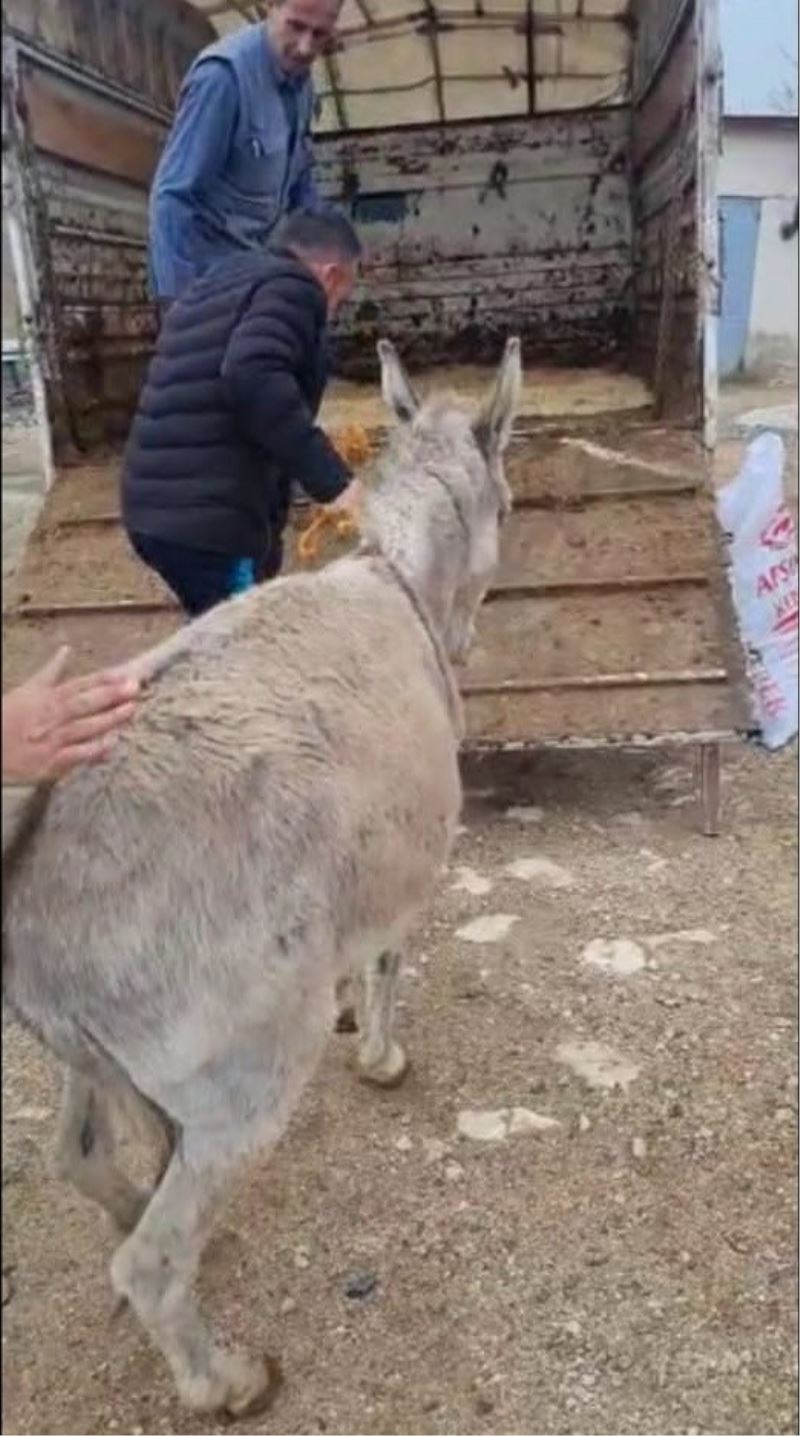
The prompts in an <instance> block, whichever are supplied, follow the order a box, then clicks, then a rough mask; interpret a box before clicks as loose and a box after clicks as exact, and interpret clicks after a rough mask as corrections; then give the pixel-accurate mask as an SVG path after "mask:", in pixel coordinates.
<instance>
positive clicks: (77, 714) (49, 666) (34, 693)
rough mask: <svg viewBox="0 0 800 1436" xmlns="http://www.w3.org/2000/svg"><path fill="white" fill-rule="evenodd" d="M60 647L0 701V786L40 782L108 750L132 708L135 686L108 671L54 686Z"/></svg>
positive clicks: (60, 667) (62, 659) (62, 658)
mask: <svg viewBox="0 0 800 1436" xmlns="http://www.w3.org/2000/svg"><path fill="white" fill-rule="evenodd" d="M68 658H69V649H68V648H62V649H60V650H59V652H58V653H57V654H56V655H55V657H54V658H51V659H50V662H49V663H46V664H45V666H44V668H42V669H40V670H39V672H38V673H35V674H34V675H33V677H32V678H29V679H27V681H26V682H25V683H22V684H20V686H19V687H18V688H14V689H12V691H11V692H10V693H7V694H5V695H4V697H3V755H2V758H3V782H4V783H43V782H48V781H51V780H52V779H54V778H59V777H61V776H62V775H63V774H64V773H68V772H69V771H70V770H71V769H72V768H75V767H78V766H79V765H80V764H83V763H99V762H102V760H103V759H104V758H106V757H107V756H108V754H109V752H110V751H111V749H112V747H113V745H114V742H115V739H116V730H117V729H118V728H120V727H121V726H122V724H123V723H127V721H128V719H129V718H130V717H131V715H132V713H133V712H134V709H135V707H136V704H135V701H134V700H135V699H136V696H137V694H138V691H139V684H138V682H137V681H136V680H135V679H132V678H130V677H128V676H125V675H123V674H121V673H119V672H116V671H115V670H113V669H108V670H106V671H105V672H103V673H91V674H89V675H88V676H87V677H85V678H72V679H70V680H68V681H67V682H65V683H62V682H60V681H59V680H60V678H61V674H62V673H63V671H64V668H65V666H66V663H67V660H68Z"/></svg>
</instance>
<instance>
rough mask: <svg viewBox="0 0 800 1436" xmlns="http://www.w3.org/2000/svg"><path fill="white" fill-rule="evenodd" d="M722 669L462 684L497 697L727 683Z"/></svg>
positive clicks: (468, 693) (467, 692)
mask: <svg viewBox="0 0 800 1436" xmlns="http://www.w3.org/2000/svg"><path fill="white" fill-rule="evenodd" d="M727 680H728V672H727V669H725V668H687V669H684V670H681V671H679V672H676V673H670V672H668V671H666V670H665V671H664V672H656V673H587V674H572V675H570V676H568V677H566V678H519V679H517V678H508V679H505V680H502V681H501V682H499V683H469V682H467V683H462V684H460V689H461V693H462V694H463V696H464V697H465V698H471V697H473V698H474V697H477V696H478V695H479V694H481V695H488V696H495V697H499V696H501V695H502V694H504V693H556V692H558V693H563V692H581V691H595V690H599V689H608V688H671V687H673V686H680V687H684V686H688V685H691V684H713V683H726V682H727Z"/></svg>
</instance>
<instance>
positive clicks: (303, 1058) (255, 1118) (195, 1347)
mask: <svg viewBox="0 0 800 1436" xmlns="http://www.w3.org/2000/svg"><path fill="white" fill-rule="evenodd" d="M319 991H321V987H320V985H318V993H319ZM310 992H311V993H312V994H313V988H312V989H309V988H308V987H306V988H305V989H304V991H303V992H302V993H300V994H299V996H300V998H302V1009H301V1010H298V1011H297V1012H292V1013H290V1014H288V1020H287V1014H285V1013H284V1014H283V1017H284V1021H283V1022H282V1024H281V1026H280V1028H278V1027H272V1028H270V1030H268V1031H266V1030H265V1031H264V1032H262V1033H253V1032H251V1033H250V1034H249V1035H248V1036H247V1037H242V1038H241V1039H240V1041H239V1045H238V1046H237V1047H236V1049H235V1051H232V1052H231V1053H230V1054H229V1055H228V1056H226V1057H225V1058H224V1059H223V1060H222V1061H220V1063H219V1065H218V1066H216V1067H215V1069H214V1070H213V1071H211V1072H209V1071H206V1072H205V1073H204V1074H202V1075H199V1076H198V1077H196V1078H192V1079H189V1080H188V1081H187V1083H186V1084H185V1087H184V1088H178V1089H177V1090H175V1089H173V1092H172V1096H171V1100H170V1106H171V1108H172V1109H173V1110H172V1112H171V1115H172V1116H173V1118H174V1120H175V1122H176V1124H177V1125H178V1126H179V1130H180V1134H181V1135H180V1138H179V1141H178V1145H177V1147H176V1149H175V1152H174V1154H173V1157H172V1160H171V1162H170V1164H169V1167H168V1168H167V1172H166V1175H165V1176H164V1179H163V1181H162V1183H161V1185H160V1187H159V1188H158V1190H157V1191H156V1193H155V1195H154V1197H153V1199H152V1201H151V1202H150V1205H149V1206H148V1208H147V1210H146V1212H145V1213H144V1215H143V1217H142V1218H141V1220H140V1222H139V1224H138V1226H137V1227H136V1230H135V1231H134V1232H133V1234H132V1235H131V1236H130V1237H129V1238H128V1240H127V1241H126V1242H124V1243H123V1245H122V1246H121V1247H120V1248H119V1249H118V1251H117V1252H116V1255H115V1256H114V1259H113V1261H112V1264H111V1278H112V1282H113V1285H114V1288H115V1290H116V1292H117V1294H118V1295H119V1296H121V1297H124V1298H126V1299H127V1301H128V1302H129V1304H130V1305H131V1306H132V1307H133V1310H134V1311H135V1312H136V1314H137V1316H138V1317H139V1320H140V1321H141V1322H142V1324H143V1326H144V1327H145V1328H146V1330H147V1332H148V1334H149V1335H150V1338H151V1340H152V1341H153V1343H154V1344H155V1345H156V1346H157V1347H158V1349H159V1350H160V1351H161V1353H162V1355H163V1356H164V1357H165V1359H166V1361H167V1362H168V1363H169V1366H170V1368H171V1370H172V1373H173V1376H174V1378H175V1382H176V1385H177V1388H178V1393H179V1395H180V1397H181V1399H182V1400H183V1401H184V1403H185V1404H186V1405H187V1406H189V1407H191V1408H192V1409H193V1410H195V1411H226V1412H227V1413H228V1414H229V1415H231V1416H239V1417H240V1416H243V1415H245V1414H253V1413H255V1412H257V1411H263V1410H264V1409H266V1407H267V1406H268V1405H269V1404H270V1403H271V1401H272V1399H273V1396H274V1395H275V1392H276V1390H277V1388H278V1386H279V1384H280V1374H279V1370H278V1367H277V1365H276V1364H275V1363H274V1362H272V1361H271V1360H270V1359H269V1358H266V1359H263V1360H262V1359H255V1358H253V1357H252V1356H250V1355H249V1354H247V1353H246V1352H244V1351H240V1350H234V1351H231V1350H225V1349H223V1348H222V1347H221V1346H219V1345H218V1344H217V1342H216V1341H215V1340H214V1338H213V1336H212V1334H211V1332H210V1330H209V1327H208V1326H207V1324H206V1322H205V1320H204V1319H203V1317H202V1316H201V1314H200V1311H199V1310H198V1307H197V1305H196V1302H195V1299H194V1296H193V1293H192V1285H193V1282H194V1278H195V1276H196V1273H197V1269H198V1266H199V1263H200V1259H201V1256H202V1252H203V1247H204V1245H205V1241H206V1237H207V1234H208V1231H209V1227H210V1222H211V1218H212V1216H213V1208H214V1205H215V1203H216V1201H217V1200H218V1198H219V1196H220V1194H221V1192H222V1190H223V1188H224V1186H225V1184H226V1182H227V1179H228V1177H229V1176H230V1175H231V1173H232V1172H233V1170H234V1169H235V1168H236V1167H237V1166H238V1165H239V1164H240V1163H241V1161H242V1160H243V1159H244V1158H245V1157H247V1156H248V1155H250V1154H251V1153H253V1152H255V1151H256V1150H258V1151H260V1152H264V1151H265V1150H269V1149H270V1148H271V1147H273V1146H274V1145H275V1143H276V1142H277V1141H278V1140H279V1138H280V1137H281V1136H282V1134H283V1132H284V1130H285V1128H286V1125H287V1122H288V1120H289V1116H290V1115H291V1112H292V1110H293V1108H294V1105H295V1102H296V1100H297V1098H298V1097H299V1095H300V1092H301V1091H302V1089H303V1087H304V1086H305V1083H306V1081H307V1080H308V1078H309V1077H310V1076H311V1075H312V1073H313V1071H314V1069H315V1067H316V1066H317V1064H318V1061H319V1058H320V1056H321V1055H322V1052H323V1050H324V1047H325V1043H326V1041H327V1038H328V1034H329V1033H330V1030H331V1026H332V1023H333V1004H332V1002H331V1000H330V999H331V997H332V993H329V994H328V996H327V998H326V1000H325V1001H324V1002H323V1001H321V1000H320V1001H318V1002H316V1003H315V1002H314V999H313V995H312V996H311V997H310V998H309V993H310Z"/></svg>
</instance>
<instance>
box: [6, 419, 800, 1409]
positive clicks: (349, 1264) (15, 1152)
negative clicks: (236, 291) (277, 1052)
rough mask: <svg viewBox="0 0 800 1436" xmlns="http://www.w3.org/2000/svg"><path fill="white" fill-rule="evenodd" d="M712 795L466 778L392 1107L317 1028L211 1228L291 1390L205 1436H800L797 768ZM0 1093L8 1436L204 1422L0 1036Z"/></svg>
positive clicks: (619, 773)
mask: <svg viewBox="0 0 800 1436" xmlns="http://www.w3.org/2000/svg"><path fill="white" fill-rule="evenodd" d="M770 402H772V403H774V402H775V398H774V397H772V398H771V399H770ZM746 405H747V407H755V401H754V402H753V403H750V400H749V396H748V398H747V400H746ZM793 453H794V458H793V462H795V463H796V446H795V448H794V451H793ZM795 482H796V480H795ZM794 492H795V493H796V488H795V490H794ZM723 771H724V809H723V819H724V822H723V831H722V834H721V835H720V837H719V838H717V839H707V838H704V837H702V836H701V835H700V834H699V832H698V831H697V829H696V826H695V824H694V813H693V808H692V788H691V767H690V759H689V756H688V755H678V758H677V760H676V758H675V755H671V756H655V755H653V756H650V757H632V756H630V755H628V756H623V755H614V754H603V755H594V756H588V755H587V756H584V757H580V758H579V757H572V758H569V759H568V758H566V757H565V758H550V759H547V760H545V759H539V760H536V761H535V762H533V761H530V760H528V761H523V760H521V759H516V760H511V759H506V760H505V761H504V762H503V763H498V762H494V763H489V762H486V763H483V764H480V765H477V766H474V767H472V768H471V770H470V772H469V773H468V775H467V776H468V784H469V790H470V798H469V801H468V803H467V807H466V811H465V815H464V823H465V826H464V830H463V832H462V834H461V837H460V839H459V844H458V847H457V850H456V853H455V855H454V859H453V863H452V867H451V870H450V872H449V873H448V874H447V875H446V877H445V878H444V880H443V882H442V884H441V888H440V893H439V897H438V901H437V903H436V906H435V909H434V911H433V913H432V914H431V915H430V919H429V921H428V924H427V927H426V929H425V931H424V932H423V933H421V935H420V938H419V941H418V943H417V944H416V945H415V947H414V950H413V951H412V952H411V953H410V954H409V961H408V968H407V971H406V975H405V978H404V983H403V1006H402V1009H401V1012H400V1027H401V1029H402V1035H403V1038H404V1040H405V1042H406V1044H407V1046H408V1048H409V1051H410V1054H411V1056H412V1060H413V1062H414V1067H413V1070H412V1073H411V1075H410V1076H409V1078H408V1081H407V1083H406V1085H405V1086H404V1087H403V1088H401V1089H400V1090H399V1091H397V1092H393V1093H374V1092H372V1091H370V1090H367V1089H365V1088H364V1087H362V1086H360V1085H359V1084H358V1083H357V1082H356V1081H355V1080H354V1079H353V1076H352V1073H351V1071H350V1070H349V1069H350V1063H351V1056H352V1052H351V1043H352V1039H350V1038H347V1037H332V1039H331V1044H330V1049H329V1053H328V1056H327V1058H326V1061H325V1063H324V1066H323V1069H322V1071H321V1072H320V1073H319V1075H318V1077H317V1079H316V1081H315V1082H314V1084H313V1085H312V1087H311V1088H310V1089H309V1091H308V1092H307V1093H306V1095H305V1097H304V1099H303V1101H302V1103H301V1106H300V1108H299V1110H298V1112H297V1114H296V1116H295V1119H294V1120H293V1122H292V1125H291V1128H290V1131H289V1133H288V1135H287V1137H286V1138H285V1140H284V1141H283V1142H282V1143H281V1145H280V1147H279V1149H278V1151H277V1152H276V1153H275V1155H274V1156H273V1158H272V1159H271V1160H270V1161H269V1162H261V1163H256V1164H254V1165H253V1166H252V1167H251V1168H249V1169H248V1170H246V1171H243V1172H242V1174H241V1176H240V1178H239V1179H238V1181H237V1182H236V1183H235V1184H234V1185H233V1186H232V1187H231V1190H230V1193H229V1197H228V1200H227V1202H226V1205H225V1208H224V1210H223V1211H222V1212H221V1213H220V1217H219V1220H218V1222H217V1225H216V1228H215V1232H214V1235H213V1238H212V1241H211V1243H210V1246H209V1249H208V1253H207V1257H206V1261H205V1263H204V1268H203V1273H202V1278H201V1290H202V1295H203V1299H204V1302H205V1303H206V1305H207V1307H208V1308H209V1310H211V1311H213V1313H214V1315H215V1317H216V1320H217V1321H218V1323H219V1325H220V1328H221V1330H222V1331H223V1332H224V1333H225V1334H226V1335H227V1336H228V1337H229V1338H230V1339H233V1340H245V1341H247V1342H249V1343H251V1344H252V1345H253V1347H254V1348H255V1349H256V1350H259V1349H262V1350H268V1351H270V1352H273V1353H275V1354H276V1355H279V1357H280V1359H281V1362H282V1365H283V1368H284V1372H285V1376H286V1385H285V1388H284V1390H283V1392H282V1393H281V1395H280V1396H279V1399H278V1401H277V1403H276V1405H275V1407H274V1409H273V1411H272V1412H271V1413H270V1415H269V1416H268V1417H266V1418H262V1419H261V1420H260V1422H259V1423H251V1424H250V1425H248V1426H242V1427H241V1428H238V1427H236V1426H235V1425H234V1426H233V1427H232V1426H230V1425H225V1426H224V1427H222V1426H220V1427H216V1426H210V1425H206V1426H205V1428H204V1429H205V1430H209V1431H210V1430H226V1431H231V1430H234V1431H235V1430H237V1429H242V1430H243V1431H244V1430H247V1431H250V1432H252V1431H255V1430H258V1431H263V1432H276V1433H277V1432H286V1433H290V1432H291V1433H295V1432H296V1433H314V1432H327V1433H338V1432H341V1433H346V1432H375V1433H384V1432H385V1433H400V1432H415V1433H417V1432H418V1433H438V1432H453V1431H460V1432H465V1433H466V1432H476V1433H478V1432H508V1433H512V1432H514V1433H516V1432H520V1433H522V1432H527V1433H540V1432H541V1433H545V1432H550V1433H562V1432H563V1433H568V1432H570V1433H571V1432H575V1433H578V1432H592V1433H598V1436H600V1433H606V1432H609V1433H611V1432H617V1433H628V1432H630V1433H665V1436H666V1433H672V1432H690V1431H697V1432H720V1433H722V1432H731V1433H734V1432H738V1433H751V1432H752V1433H772V1432H794V1431H796V1430H797V1429H798V1427H797V1420H798V1410H797V1362H796V1351H797V1330H796V1328H797V1292H796V1258H797V1246H796V1237H797V1230H796V1183H797V1163H796V1156H797V1071H798V1069H797V1049H796V1011H797V992H796V976H797V964H796V952H797V925H796V911H797V885H796V870H797V851H796V849H797V813H796V752H795V751H790V752H788V753H784V754H782V755H779V756H777V757H771V758H768V757H766V756H765V755H763V754H760V753H757V752H755V751H748V750H745V749H743V748H737V749H734V750H732V751H731V752H730V754H729V755H728V757H727V759H726V762H725V766H724V770H723ZM478 920H480V921H478ZM476 923H477V926H476ZM603 1080H605V1081H612V1080H613V1081H614V1082H615V1083H616V1085H614V1086H612V1087H603V1086H597V1085H593V1084H596V1083H597V1082H599V1081H603ZM3 1104H4V1106H3V1118H4V1120H3V1196H4V1201H3V1221H4V1245H3V1304H4V1312H3V1316H4V1322H3V1387H4V1391H3V1396H4V1421H3V1426H4V1430H5V1431H7V1432H19V1433H22V1432H26V1433H27V1432H31V1433H33V1432H38V1433H43V1432H47V1433H50V1432H53V1433H55V1432H87V1433H90V1432H112V1431H113V1432H131V1433H133V1432H137V1431H138V1432H148V1433H150V1432H152V1433H156V1432H175V1433H178V1432H191V1431H196V1430H197V1422H196V1421H193V1420H192V1419H191V1418H188V1417H187V1416H186V1415H185V1414H184V1413H183V1412H182V1411H181V1410H180V1409H179V1407H178V1406H177V1403H176V1402H175V1399H174V1397H173V1394H172V1390H171V1385H170V1382H169V1379H168V1377H167V1375H166V1372H165V1369H164V1367H163V1365H162V1363H161V1361H160V1359H159V1358H158V1357H157V1356H156V1355H155V1354H154V1353H153V1351H152V1350H151V1349H150V1347H149V1345H148V1343H147V1341H146V1340H145V1338H144V1336H143V1334H142V1333H141V1331H140V1329H139V1328H138V1327H137V1325H136V1323H135V1322H134V1320H133V1319H132V1318H131V1316H130V1315H129V1314H123V1315H121V1316H119V1317H117V1318H116V1319H113V1320H112V1310H113V1298H112V1295H111V1291H110V1287H109V1283H108V1277H107V1269H108V1260H109V1257H110V1254H111V1251H112V1246H111V1238H110V1235H108V1234H107V1233H106V1231H105V1229H104V1227H103V1225H102V1223H101V1222H100V1221H99V1220H98V1217H97V1214H96V1213H95V1212H94V1211H93V1210H92V1209H90V1208H89V1207H88V1206H87V1205H86V1204H84V1203H83V1202H82V1201H81V1200H80V1199H79V1198H78V1197H76V1196H74V1195H73V1194H72V1193H71V1192H70V1191H69V1190H66V1189H65V1188H63V1187H62V1186H61V1185H60V1184H59V1183H58V1182H56V1181H55V1180H54V1179H53V1178H52V1177H51V1175H50V1174H49V1172H48V1167H47V1153H48V1147H49V1144H50V1139H51V1137H52V1131H53V1126H54V1118H55V1109H56V1104H57V1076H56V1074H55V1072H54V1069H53V1067H52V1064H51V1063H50V1061H49V1059H47V1058H45V1057H44V1056H43V1055H42V1054H41V1053H40V1052H39V1050H38V1049H37V1048H36V1047H35V1045H34V1044H33V1043H32V1042H31V1041H30V1040H29V1039H28V1038H27V1037H26V1036H25V1035H23V1034H21V1033H20V1032H19V1031H18V1030H17V1029H16V1028H13V1027H11V1028H8V1029H7V1030H6V1031H5V1033H4V1074H3ZM531 1113H533V1114H535V1116H534V1117H532V1116H530V1115H526V1114H531ZM498 1114H500V1115H498ZM511 1114H513V1116H512V1115H511ZM536 1118H548V1119H551V1121H552V1122H553V1123H554V1124H556V1125H552V1126H544V1125H543V1124H541V1123H540V1122H539V1121H537V1120H535V1119H536ZM470 1134H471V1135H470ZM129 1157H130V1160H131V1162H132V1163H133V1164H134V1165H139V1163H140V1162H141V1161H142V1160H143V1157H142V1154H140V1153H139V1152H138V1151H136V1150H135V1149H134V1148H132V1147H131V1148H130V1149H129Z"/></svg>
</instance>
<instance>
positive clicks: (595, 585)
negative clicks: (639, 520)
mask: <svg viewBox="0 0 800 1436" xmlns="http://www.w3.org/2000/svg"><path fill="white" fill-rule="evenodd" d="M710 582H711V580H710V578H709V575H708V574H706V573H659V574H655V573H654V574H645V575H643V576H642V577H641V578H639V577H635V576H634V577H630V578H628V577H625V578H576V579H570V580H569V581H558V582H548V581H547V579H543V580H541V579H540V580H536V581H533V582H531V583H508V584H494V585H493V587H492V588H490V589H489V592H488V593H487V595H486V600H485V601H486V602H487V603H492V602H497V601H498V600H505V599H510V598H568V597H569V596H570V595H572V594H574V595H575V596H576V597H580V596H581V595H582V594H609V595H610V594H617V593H648V592H649V591H650V590H651V589H659V588H706V587H708V585H709V583H710Z"/></svg>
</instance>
